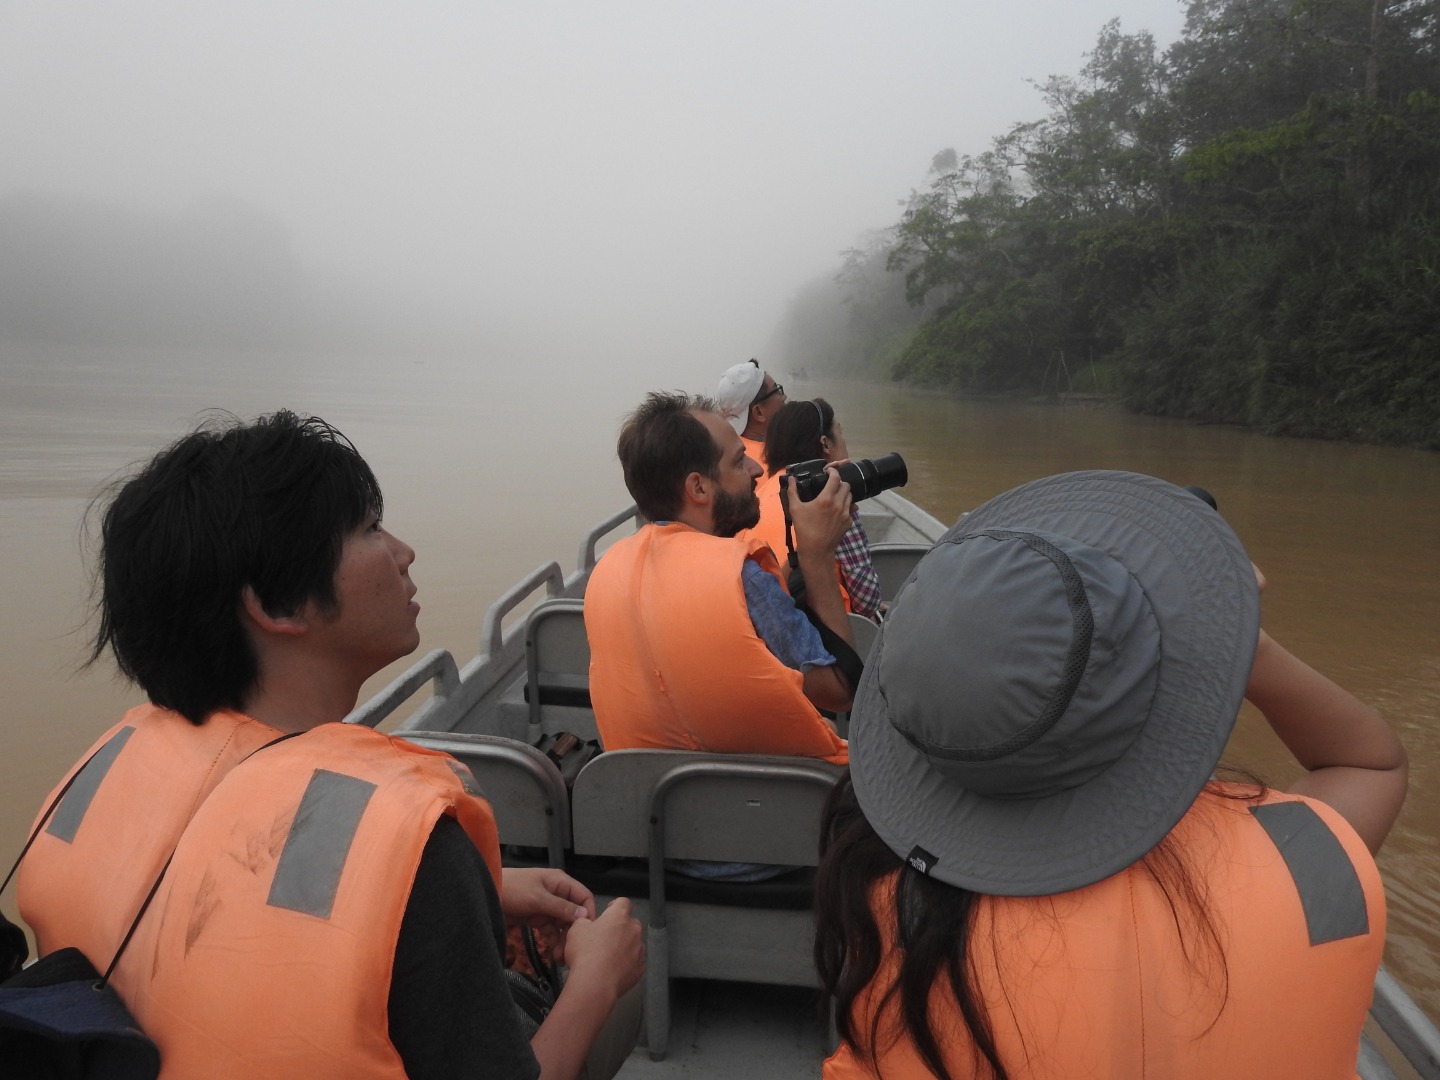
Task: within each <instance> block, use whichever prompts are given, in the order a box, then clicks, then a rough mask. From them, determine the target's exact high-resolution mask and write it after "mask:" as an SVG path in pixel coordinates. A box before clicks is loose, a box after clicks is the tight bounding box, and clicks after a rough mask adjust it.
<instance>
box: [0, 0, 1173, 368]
mask: <svg viewBox="0 0 1440 1080" xmlns="http://www.w3.org/2000/svg"><path fill="white" fill-rule="evenodd" d="M1117 16H1118V17H1119V18H1120V19H1121V28H1122V30H1123V31H1125V32H1135V31H1137V30H1141V29H1147V30H1150V31H1151V32H1152V33H1153V34H1154V35H1155V37H1156V39H1157V40H1158V41H1159V42H1160V43H1161V44H1162V45H1165V44H1168V43H1170V42H1171V41H1173V40H1174V39H1175V38H1176V37H1177V36H1178V34H1179V31H1180V27H1181V25H1182V22H1183V11H1182V9H1181V6H1180V4H1179V3H1178V2H1173V0H1152V2H1149V3H1145V2H1141V0H1014V2H1010V3H985V4H981V3H975V2H971V0H950V2H938V0H889V2H883V3H882V2H868V3H849V2H842V0H828V2H825V3H819V2H790V0H767V2H764V3H759V2H750V0H727V2H725V3H720V4H715V3H710V4H701V3H691V2H685V0H670V2H645V0H610V2H608V3H604V4H601V3H578V2H545V0H528V2H524V3H515V2H511V3H505V4H497V3H491V2H484V0H470V2H468V3H460V2H438V0H411V2H408V3H403V4H402V3H395V2H391V3H375V2H372V0H349V2H346V3H340V2H335V3H327V4H319V3H311V2H306V0H288V2H285V3H275V2H272V0H251V2H247V3H245V4H201V3H195V2H193V0H192V2H178V0H175V2H162V0H126V2H125V3H113V2H105V3H101V2H94V0H88V2H62V3H55V2H53V0H0V196H3V195H9V194H11V193H14V192H17V191H31V192H43V193H55V194H59V195H63V196H67V197H83V198H99V199H104V200H108V201H111V202H114V203H117V204H122V205H124V206H126V207H132V208H136V209H140V210H143V211H146V212H155V213H161V214H179V213H182V212H183V211H184V210H185V208H186V207H187V206H188V205H190V204H191V203H192V202H194V201H195V200H197V199H201V198H207V197H212V196H216V195H221V196H231V197H235V198H238V199H241V200H244V201H246V202H249V203H251V204H253V205H254V206H255V207H257V208H258V209H260V210H261V211H263V212H264V213H265V214H267V215H271V216H273V217H275V218H277V219H279V220H280V221H281V222H283V223H284V225H285V226H286V227H288V229H289V231H290V235H291V237H292V238H293V242H294V244H295V247H296V249H297V250H298V251H299V252H300V254H301V255H302V257H303V258H304V259H306V260H307V261H308V262H311V263H315V264H319V265H321V266H326V267H331V268H335V269H339V270H343V271H344V272H345V273H347V274H350V275H352V276H354V277H355V278H357V279H362V280H365V281H370V282H384V283H386V284H387V286H389V287H404V288H408V289H411V290H413V291H415V292H417V293H421V294H425V295H430V296H433V297H436V298H438V299H442V300H444V301H446V302H448V303H458V304H460V305H463V307H464V309H465V310H467V311H470V312H473V313H474V317H475V318H476V320H477V321H479V322H494V323H496V324H501V323H507V324H509V325H510V326H511V327H513V328H515V329H517V330H519V331H520V332H528V330H529V329H530V328H532V327H533V328H535V329H536V332H541V329H542V328H543V332H545V333H550V332H553V331H554V330H555V329H557V328H563V329H564V330H566V331H567V332H568V334H569V335H570V336H571V337H573V338H574V339H576V340H583V339H584V338H587V337H592V336H593V337H594V338H596V339H602V340H608V341H610V342H612V343H616V344H621V345H623V343H624V342H626V341H643V342H644V351H648V352H651V353H653V352H655V351H656V350H657V349H661V350H663V349H672V350H693V349H696V348H698V349H700V350H701V351H703V352H706V353H710V354H713V355H715V356H717V357H721V356H727V357H739V358H743V357H744V356H747V355H750V354H752V353H753V352H755V351H756V350H757V349H760V348H762V347H763V344H764V341H763V339H764V337H765V336H767V335H768V334H769V332H770V330H771V328H772V327H773V325H774V323H775V321H776V319H777V318H778V317H779V315H780V313H781V312H782V310H783V309H784V307H785V305H786V303H787V302H788V300H789V299H790V297H791V295H792V294H793V292H794V291H795V290H796V288H797V287H798V286H799V285H800V284H801V283H802V282H803V281H805V280H806V279H809V278H811V277H813V276H815V275H816V274H820V273H826V272H829V271H831V270H832V269H834V268H835V266H836V264H837V258H836V255H837V252H839V251H840V250H841V249H843V248H845V247H847V246H849V245H850V244H851V243H852V242H853V241H854V240H855V238H856V237H857V236H858V235H859V234H860V233H861V232H862V231H864V230H867V229H871V228H875V227H879V226H885V225H888V224H891V223H893V222H894V221H895V220H896V218H897V217H898V214H899V209H898V207H897V202H898V201H899V200H901V199H903V198H904V197H905V195H906V194H907V193H908V192H909V190H910V189H911V188H912V187H916V186H919V185H921V184H923V182H924V178H925V171H926V168H927V167H928V164H929V162H930V158H931V156H932V155H933V154H934V153H935V152H936V151H937V150H940V149H942V148H944V147H947V146H953V147H954V148H955V149H956V150H957V151H958V152H960V153H962V154H964V153H976V152H980V151H982V150H984V149H985V148H986V147H987V145H988V143H989V140H990V139H991V138H992V137H993V136H994V135H996V134H999V133H1001V132H1002V131H1003V130H1005V129H1006V128H1007V127H1008V126H1009V125H1010V124H1011V123H1013V122H1016V121H1019V120H1027V119H1033V118H1036V117H1038V116H1040V115H1042V114H1043V112H1044V106H1043V103H1042V102H1041V100H1040V97H1039V95H1038V93H1037V92H1036V91H1035V89H1034V88H1033V87H1032V86H1031V85H1029V83H1027V81H1026V80H1027V79H1036V80H1043V79H1044V78H1045V77H1046V76H1048V75H1052V74H1074V73H1077V72H1078V71H1079V68H1080V67H1081V65H1082V64H1083V62H1084V61H1083V54H1084V53H1085V52H1086V51H1088V50H1089V49H1090V48H1091V47H1092V46H1093V44H1094V41H1095V38H1096V35H1097V34H1098V32H1099V30H1100V28H1101V26H1102V25H1103V23H1104V22H1105V21H1106V20H1107V19H1109V18H1111V17H1117ZM726 362H727V363H728V362H730V361H729V360H727V361H726Z"/></svg>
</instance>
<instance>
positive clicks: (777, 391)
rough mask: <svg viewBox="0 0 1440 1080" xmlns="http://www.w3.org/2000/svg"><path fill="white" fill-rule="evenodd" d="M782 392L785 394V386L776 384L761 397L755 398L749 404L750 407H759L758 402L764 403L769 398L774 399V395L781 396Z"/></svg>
mask: <svg viewBox="0 0 1440 1080" xmlns="http://www.w3.org/2000/svg"><path fill="white" fill-rule="evenodd" d="M784 392H785V386H784V384H783V383H778V382H777V383H776V384H775V385H774V386H773V387H771V388H770V389H769V390H767V391H766V392H765V393H763V394H761V395H760V396H759V397H757V398H756V399H755V400H754V401H752V402H750V404H751V405H759V404H760V402H762V401H765V400H767V399H769V398H772V397H774V396H775V395H776V394H783V393H784Z"/></svg>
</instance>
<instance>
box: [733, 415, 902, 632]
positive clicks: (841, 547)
mask: <svg viewBox="0 0 1440 1080" xmlns="http://www.w3.org/2000/svg"><path fill="white" fill-rule="evenodd" d="M848 457H849V453H848V451H847V450H846V448H845V433H844V432H843V431H842V430H841V427H840V423H839V421H837V420H836V419H835V410H834V409H833V408H831V406H830V403H829V402H828V401H826V400H825V399H824V398H819V397H817V398H815V399H814V400H813V401H789V402H786V403H785V404H784V405H783V406H781V407H780V409H779V411H777V412H776V413H775V415H774V416H772V417H771V418H770V424H769V426H768V427H767V429H766V432H765V459H766V461H767V462H768V472H767V474H766V475H765V476H764V477H762V478H761V480H760V482H759V485H758V486H757V487H756V489H755V496H756V498H758V499H759V500H760V524H759V525H757V526H755V528H754V529H753V530H752V534H753V535H755V536H758V537H760V538H761V539H763V540H765V541H766V542H767V543H768V544H769V545H770V547H771V549H772V550H773V551H774V552H775V557H776V558H777V559H778V560H779V561H780V564H781V565H782V566H784V565H786V560H787V557H788V556H789V554H790V549H789V544H788V543H787V539H786V535H785V533H786V529H785V511H784V508H783V507H782V505H781V503H780V477H781V474H782V473H784V471H785V470H786V469H787V468H788V467H789V466H791V465H796V464H798V463H800V462H802V461H815V460H821V461H824V462H826V463H829V464H833V463H834V462H837V461H845V460H847V458H848ZM792 497H793V496H792ZM835 573H836V576H837V577H838V578H839V581H840V595H841V596H842V597H843V598H844V600H845V608H846V610H847V611H850V612H853V613H854V614H856V615H864V616H865V617H866V618H868V619H874V618H876V617H877V616H878V614H879V611H880V579H879V578H878V577H877V576H876V574H875V567H874V565H873V564H872V562H871V560H870V542H869V540H868V539H866V536H865V527H864V526H863V525H861V524H860V512H859V510H857V509H856V508H855V507H853V506H852V507H851V509H850V528H849V530H848V531H847V532H846V533H845V535H844V536H843V537H842V538H841V540H840V543H839V544H837V545H836V547H835Z"/></svg>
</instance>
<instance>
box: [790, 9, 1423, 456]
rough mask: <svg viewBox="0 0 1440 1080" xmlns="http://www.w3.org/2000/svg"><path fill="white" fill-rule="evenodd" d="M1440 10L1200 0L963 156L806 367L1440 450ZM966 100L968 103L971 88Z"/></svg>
mask: <svg viewBox="0 0 1440 1080" xmlns="http://www.w3.org/2000/svg"><path fill="white" fill-rule="evenodd" d="M1437 23H1440V0H1301V2H1298V3H1292V2H1289V0H1190V3H1189V4H1188V7H1187V16H1186V24H1185V29H1184V33H1183V35H1182V37H1181V39H1180V40H1179V41H1177V42H1176V43H1174V44H1173V45H1171V46H1170V47H1169V48H1166V49H1163V50H1162V49H1160V48H1158V47H1157V45H1156V43H1155V41H1154V40H1153V38H1152V37H1151V36H1150V35H1149V34H1148V33H1143V32H1142V33H1136V34H1131V35H1126V34H1123V33H1121V30H1120V27H1119V25H1118V23H1117V22H1112V23H1110V24H1108V25H1107V26H1105V27H1104V29H1103V30H1102V31H1101V32H1100V35H1099V39H1098V41H1097V43H1096V46H1095V48H1094V50H1093V51H1092V52H1090V53H1088V54H1087V58H1088V62H1087V63H1086V64H1085V66H1084V68H1083V69H1082V71H1081V72H1080V73H1079V75H1077V76H1054V77H1051V78H1050V79H1048V80H1047V81H1045V82H1044V83H1043V84H1042V85H1041V86H1040V90H1041V93H1042V95H1043V99H1044V102H1045V105H1046V107H1047V108H1048V110H1049V111H1048V114H1047V115H1046V116H1045V117H1044V118H1043V119H1040V120H1037V121H1034V122H1030V123H1021V124H1016V125H1015V126H1014V127H1012V128H1011V129H1010V130H1009V131H1007V132H1005V133H1004V134H1003V135H1000V136H999V137H997V138H996V139H995V140H994V141H993V143H992V145H991V147H990V148H989V149H988V150H986V151H985V152H983V153H980V154H978V155H974V156H963V155H957V154H956V153H955V152H954V151H951V150H946V151H942V152H941V153H939V154H937V155H936V156H935V158H934V160H933V162H932V164H931V169H930V173H929V175H928V177H927V184H926V186H925V188H924V189H923V190H917V191H915V192H913V193H912V194H911V197H910V199H909V201H908V204H907V206H906V209H905V211H904V214H903V216H902V217H901V218H900V220H899V221H898V222H897V223H895V224H894V225H893V226H892V227H891V228H889V229H886V230H883V231H881V232H877V233H875V234H873V235H871V236H869V237H866V238H865V239H864V240H863V241H861V242H860V243H859V244H857V246H856V248H855V249H854V250H851V251H849V252H847V253H845V255H844V263H843V266H842V268H841V270H840V272H839V273H838V275H836V276H835V277H834V278H833V280H832V279H827V280H825V281H823V282H817V283H814V284H812V285H811V286H810V287H809V288H807V289H806V290H805V291H804V292H802V293H801V295H800V296H799V297H798V299H797V300H796V302H795V303H794V305H793V306H792V308H791V311H790V312H789V315H788V316H787V319H786V322H785V324H784V326H783V327H782V332H781V339H780V347H781V348H782V350H783V351H784V353H785V355H786V356H787V357H788V358H789V361H790V362H791V363H792V364H794V365H796V366H805V367H807V368H808V369H810V370H816V369H828V370H831V371H837V372H840V373H845V374H852V375H865V376H870V377H889V378H894V379H897V380H905V381H908V382H913V383H917V384H923V385H931V386H940V387H945V388H948V389H953V390H957V391H961V392H968V393H1007V394H1018V395H1044V394H1064V393H1067V392H1076V393H1105V394H1111V395H1114V396H1115V397H1117V398H1118V399H1119V400H1121V401H1123V402H1124V403H1125V404H1126V405H1127V406H1128V407H1130V408H1133V409H1136V410H1139V411H1143V412H1146V413H1153V414H1157V415H1165V416H1176V417H1186V418H1191V419H1198V420H1204V421H1212V422H1223V423H1238V424H1243V425H1247V426H1251V427H1255V428H1259V429H1261V430H1265V431H1269V432H1274V433H1283V434H1294V435H1306V436H1320V437H1327V438H1345V439H1356V440H1362V441H1367V442H1382V443H1394V444H1401V445H1411V446H1423V447H1429V448H1432V449H1440V25H1437ZM962 104H963V103H962Z"/></svg>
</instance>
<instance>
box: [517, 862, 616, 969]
mask: <svg viewBox="0 0 1440 1080" xmlns="http://www.w3.org/2000/svg"><path fill="white" fill-rule="evenodd" d="M503 874H504V877H503V879H502V883H501V886H500V910H501V911H503V912H504V913H505V921H506V922H507V923H509V924H510V925H512V926H514V925H518V924H524V925H526V926H532V927H534V928H535V929H536V930H538V931H539V932H540V933H541V935H542V936H543V937H544V938H545V940H546V941H547V942H549V944H550V947H551V949H552V950H553V951H554V956H555V960H556V962H557V963H563V962H564V960H565V942H566V938H567V936H568V935H567V934H566V931H567V930H569V929H570V927H571V926H572V925H574V923H575V921H576V920H577V919H593V918H595V897H594V896H593V895H592V894H591V892H590V890H589V889H587V888H586V887H585V886H584V885H581V884H580V882H578V881H576V880H575V879H574V878H572V877H571V876H570V875H569V874H567V873H565V872H564V871H563V870H556V869H553V868H551V867H541V868H538V869H530V868H521V867H506V868H505V870H504V871H503Z"/></svg>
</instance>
